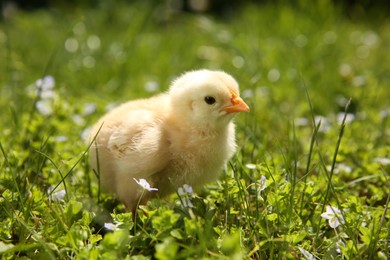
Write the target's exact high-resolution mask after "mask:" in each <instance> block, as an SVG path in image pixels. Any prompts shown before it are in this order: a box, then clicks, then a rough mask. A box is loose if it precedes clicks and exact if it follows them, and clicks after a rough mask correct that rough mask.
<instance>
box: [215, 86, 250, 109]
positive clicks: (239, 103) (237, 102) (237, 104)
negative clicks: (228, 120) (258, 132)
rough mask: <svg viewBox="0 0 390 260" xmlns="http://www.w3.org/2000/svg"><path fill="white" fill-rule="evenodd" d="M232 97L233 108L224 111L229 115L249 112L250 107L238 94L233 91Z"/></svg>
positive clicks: (228, 107) (229, 107)
mask: <svg viewBox="0 0 390 260" xmlns="http://www.w3.org/2000/svg"><path fill="white" fill-rule="evenodd" d="M231 93H232V97H231V99H230V101H231V102H232V105H231V106H227V107H224V108H223V109H222V111H226V112H228V113H236V112H249V111H250V109H249V106H248V105H247V104H246V103H245V102H244V100H242V98H240V97H239V96H238V95H237V94H236V93H234V92H233V91H231Z"/></svg>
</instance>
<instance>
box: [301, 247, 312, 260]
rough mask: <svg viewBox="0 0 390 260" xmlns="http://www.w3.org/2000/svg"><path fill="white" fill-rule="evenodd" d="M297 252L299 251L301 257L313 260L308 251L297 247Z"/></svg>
mask: <svg viewBox="0 0 390 260" xmlns="http://www.w3.org/2000/svg"><path fill="white" fill-rule="evenodd" d="M298 249H299V251H301V253H302V255H303V256H304V257H305V258H306V259H307V260H314V256H313V255H312V254H310V253H309V252H308V251H306V250H305V249H303V248H302V247H298Z"/></svg>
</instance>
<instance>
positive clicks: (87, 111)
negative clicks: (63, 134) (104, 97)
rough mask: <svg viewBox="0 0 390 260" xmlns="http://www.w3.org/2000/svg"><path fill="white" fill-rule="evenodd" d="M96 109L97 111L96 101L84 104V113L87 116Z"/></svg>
mask: <svg viewBox="0 0 390 260" xmlns="http://www.w3.org/2000/svg"><path fill="white" fill-rule="evenodd" d="M95 111H96V104H95V103H87V104H85V105H84V109H83V115H84V116H87V115H90V114H93V113H95Z"/></svg>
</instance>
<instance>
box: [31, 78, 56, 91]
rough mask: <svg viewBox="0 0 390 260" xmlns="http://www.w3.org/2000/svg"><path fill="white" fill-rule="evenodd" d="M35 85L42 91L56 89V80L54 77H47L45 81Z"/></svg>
mask: <svg viewBox="0 0 390 260" xmlns="http://www.w3.org/2000/svg"><path fill="white" fill-rule="evenodd" d="M35 85H36V86H37V87H38V88H40V89H42V90H51V89H53V88H54V85H55V80H54V78H53V76H50V75H48V76H45V77H44V78H43V79H38V80H37V81H36V82H35Z"/></svg>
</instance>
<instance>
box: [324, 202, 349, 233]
mask: <svg viewBox="0 0 390 260" xmlns="http://www.w3.org/2000/svg"><path fill="white" fill-rule="evenodd" d="M321 217H323V218H324V219H327V220H328V221H329V226H330V227H331V228H337V227H338V226H339V225H340V224H344V218H343V216H342V215H341V211H340V210H339V209H338V208H335V207H332V206H326V212H324V213H322V214H321Z"/></svg>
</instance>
